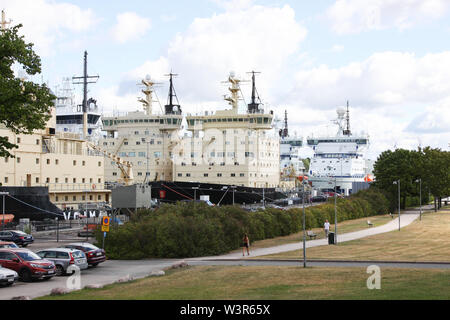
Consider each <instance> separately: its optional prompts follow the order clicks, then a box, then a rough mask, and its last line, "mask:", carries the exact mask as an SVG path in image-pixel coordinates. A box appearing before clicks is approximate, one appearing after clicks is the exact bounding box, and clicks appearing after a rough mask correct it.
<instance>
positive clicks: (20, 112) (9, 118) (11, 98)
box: [0, 24, 56, 157]
mask: <svg viewBox="0 0 450 320" xmlns="http://www.w3.org/2000/svg"><path fill="white" fill-rule="evenodd" d="M21 27H22V25H21V24H19V25H17V26H14V27H12V28H9V29H5V30H3V31H0V125H4V126H6V127H7V128H8V129H10V130H11V131H13V132H14V133H16V134H31V133H32V132H33V131H34V130H36V129H43V128H45V124H46V122H47V121H48V120H49V119H50V108H51V106H53V104H54V100H55V98H56V97H55V96H54V95H53V94H52V93H51V92H50V89H49V88H48V87H47V86H46V85H45V84H36V83H33V82H32V81H27V80H26V79H20V78H18V77H16V75H15V74H14V70H13V68H14V67H21V68H22V69H23V70H24V71H25V72H26V74H27V75H30V76H33V75H37V74H39V73H40V72H41V61H40V58H39V56H38V55H37V54H36V53H35V52H34V51H33V44H32V43H26V42H25V41H24V37H23V36H20V35H19V33H18V32H19V29H20V28H21ZM13 148H17V145H15V144H14V142H11V141H8V140H7V138H6V137H0V157H11V156H12V155H11V153H10V152H9V150H11V149H13Z"/></svg>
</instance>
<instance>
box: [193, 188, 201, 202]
mask: <svg viewBox="0 0 450 320" xmlns="http://www.w3.org/2000/svg"><path fill="white" fill-rule="evenodd" d="M192 189H193V190H194V202H195V201H196V200H197V190H198V189H199V187H192Z"/></svg>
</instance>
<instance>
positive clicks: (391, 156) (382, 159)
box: [373, 149, 419, 210]
mask: <svg viewBox="0 0 450 320" xmlns="http://www.w3.org/2000/svg"><path fill="white" fill-rule="evenodd" d="M418 161H419V153H417V152H415V151H410V150H405V149H397V150H395V151H391V150H388V151H384V152H383V153H381V155H380V156H379V157H378V159H377V161H376V162H375V164H374V171H373V173H374V175H375V178H376V180H375V183H374V184H375V186H376V187H378V188H379V189H381V190H384V191H385V192H387V194H388V198H389V201H390V203H391V209H392V210H393V209H394V208H396V207H397V200H396V199H398V186H397V185H394V184H393V182H394V181H397V180H400V194H401V207H402V208H405V206H406V198H407V197H410V196H418V194H417V187H416V183H415V180H416V179H417V177H418V171H417V168H415V167H414V164H415V163H418Z"/></svg>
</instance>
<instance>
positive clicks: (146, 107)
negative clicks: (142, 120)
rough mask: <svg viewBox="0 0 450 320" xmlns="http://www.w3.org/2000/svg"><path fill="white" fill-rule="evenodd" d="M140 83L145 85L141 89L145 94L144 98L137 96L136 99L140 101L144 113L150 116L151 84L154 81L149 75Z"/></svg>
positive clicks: (153, 83) (152, 84) (151, 101)
mask: <svg viewBox="0 0 450 320" xmlns="http://www.w3.org/2000/svg"><path fill="white" fill-rule="evenodd" d="M142 84H143V85H144V86H145V89H144V90H142V93H143V94H145V99H142V98H139V99H138V101H139V102H142V104H143V105H144V110H145V114H146V115H148V116H151V115H152V112H153V110H152V103H153V86H154V85H155V84H156V82H154V81H153V80H152V79H151V77H150V76H147V77H145V79H144V80H142Z"/></svg>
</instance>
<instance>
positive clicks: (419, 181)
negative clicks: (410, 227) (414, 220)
mask: <svg viewBox="0 0 450 320" xmlns="http://www.w3.org/2000/svg"><path fill="white" fill-rule="evenodd" d="M416 182H418V183H419V185H420V187H419V190H420V191H419V202H420V221H422V178H419V179H417V180H416Z"/></svg>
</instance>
